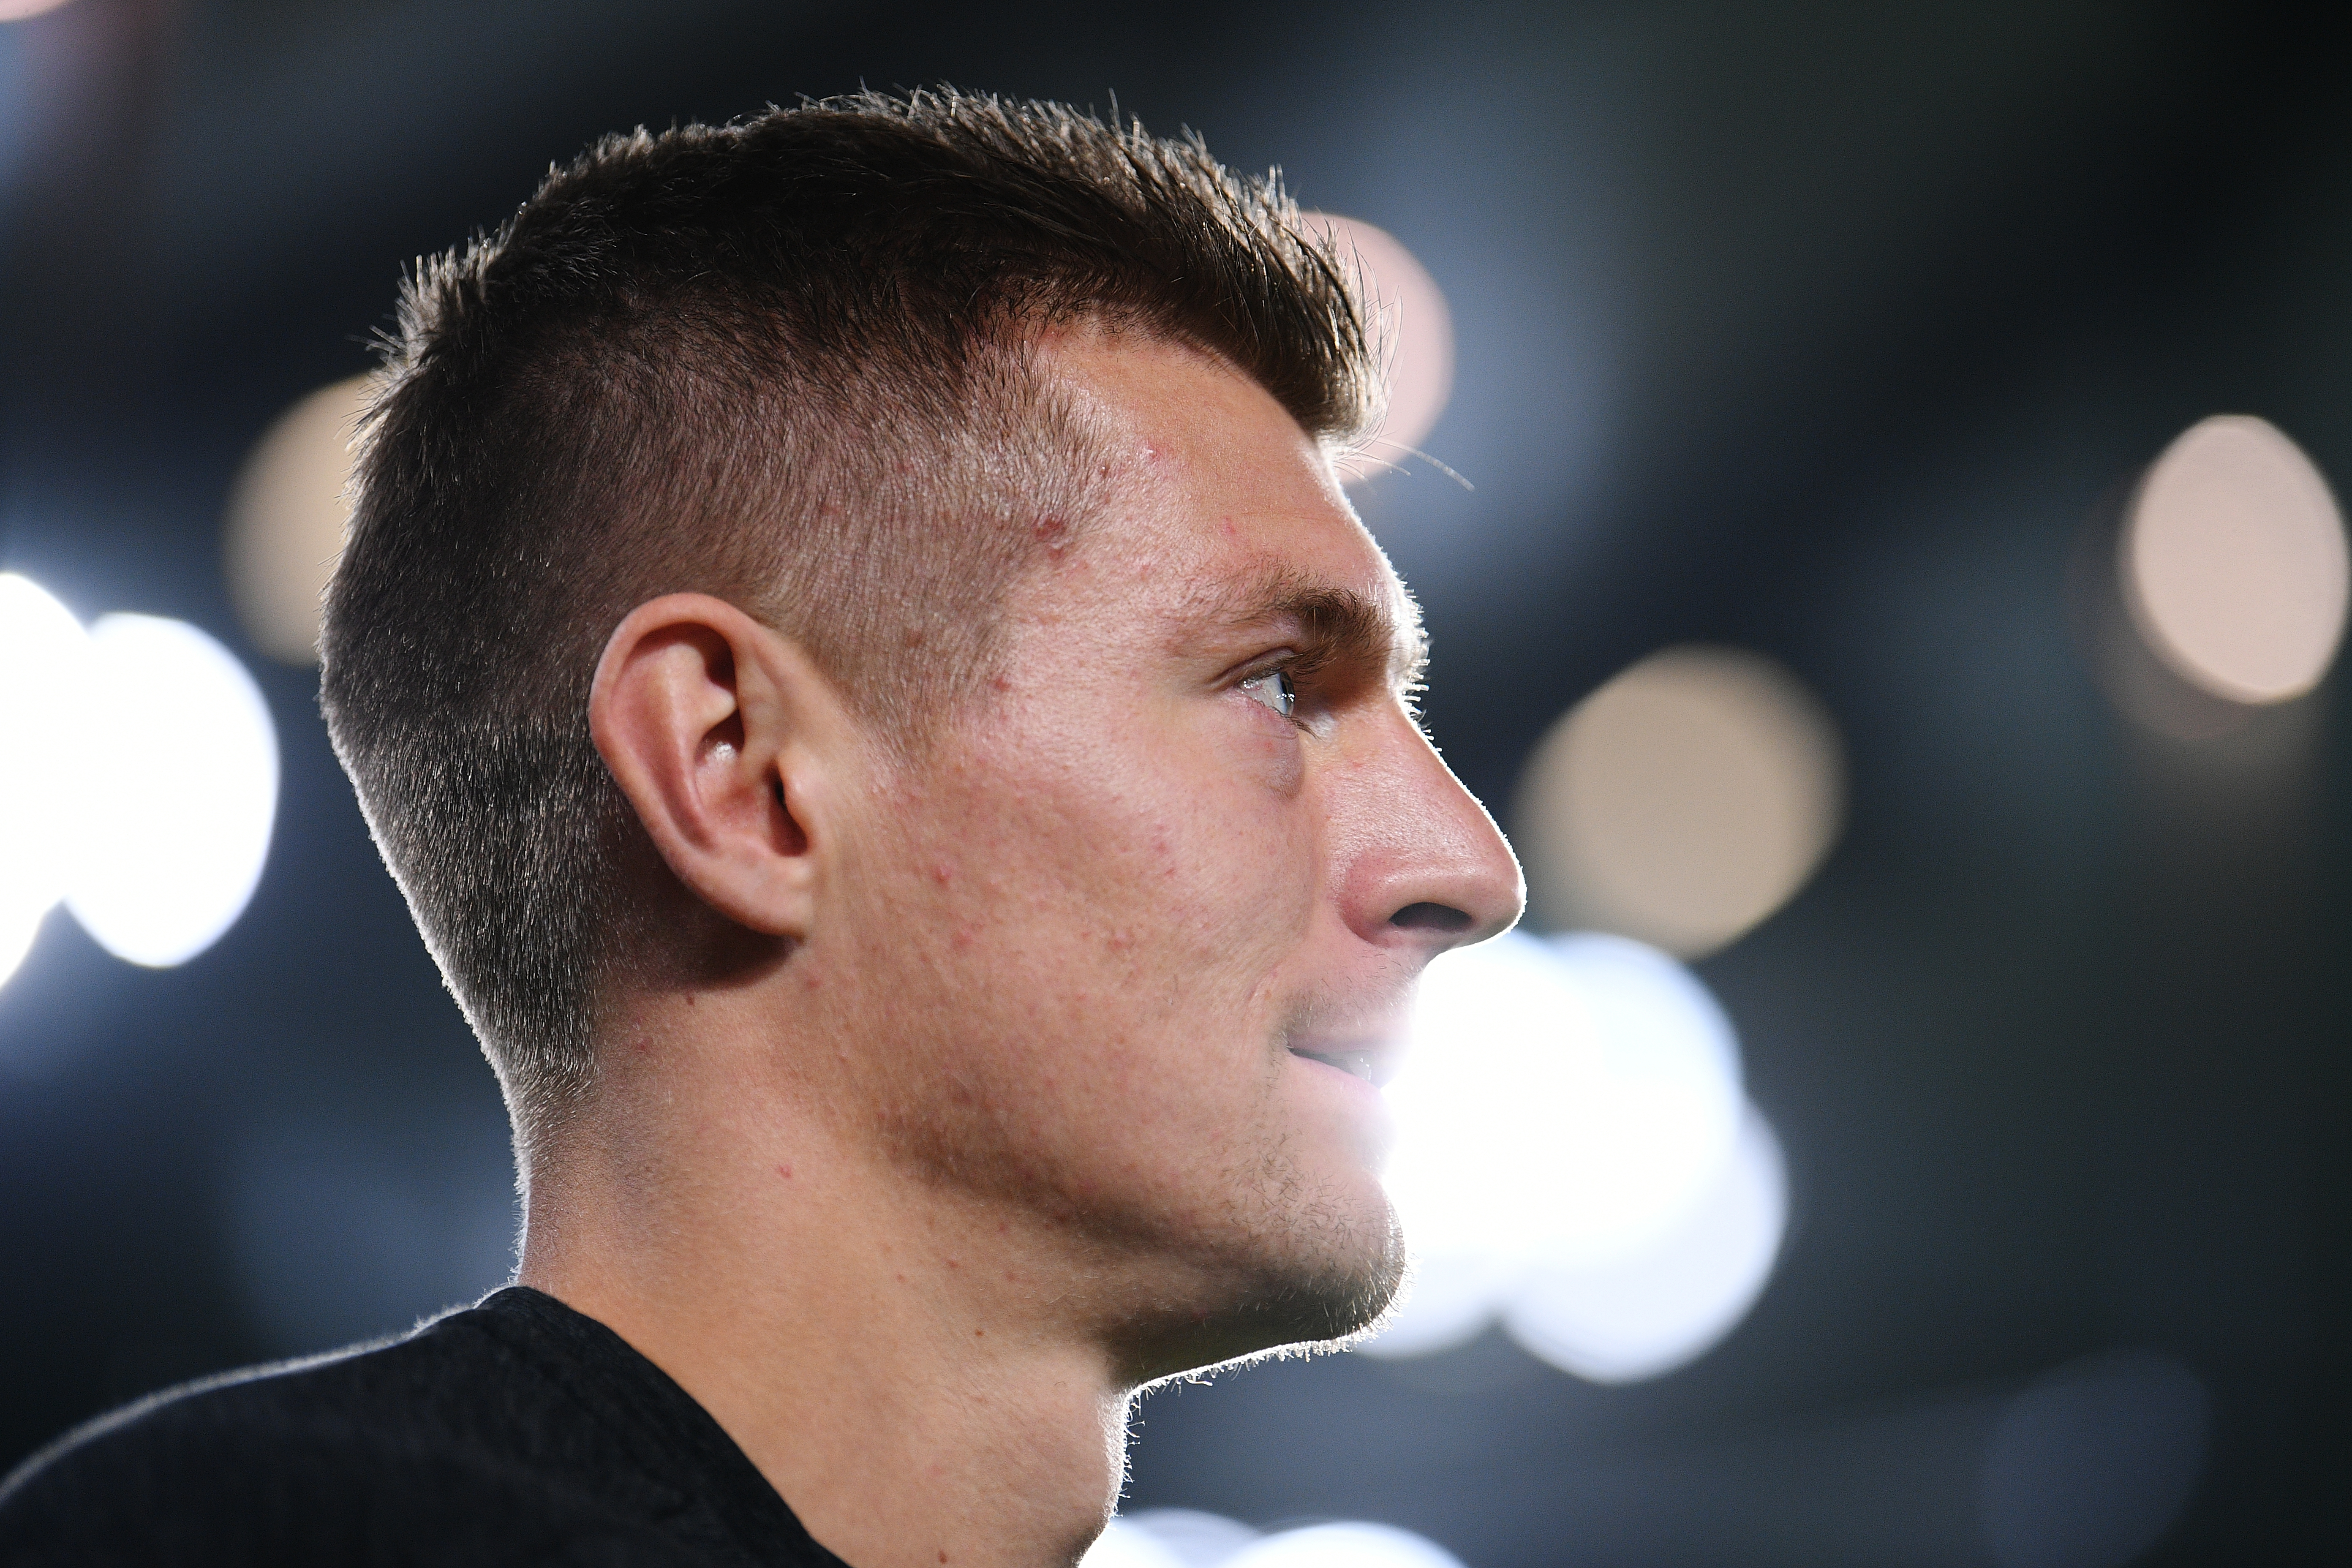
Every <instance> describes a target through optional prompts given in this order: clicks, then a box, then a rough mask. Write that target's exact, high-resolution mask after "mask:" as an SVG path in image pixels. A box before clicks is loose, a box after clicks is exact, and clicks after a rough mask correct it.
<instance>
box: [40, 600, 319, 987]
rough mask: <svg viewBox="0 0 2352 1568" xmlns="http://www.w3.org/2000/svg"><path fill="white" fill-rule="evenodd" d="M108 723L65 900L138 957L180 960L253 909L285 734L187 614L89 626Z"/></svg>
mask: <svg viewBox="0 0 2352 1568" xmlns="http://www.w3.org/2000/svg"><path fill="white" fill-rule="evenodd" d="M90 648H91V654H92V656H93V671H92V673H93V678H94V679H95V680H96V681H97V682H98V685H99V688H100V690H101V691H102V692H103V693H104V703H105V706H104V709H103V713H104V722H103V723H102V724H100V726H99V727H98V730H97V732H96V733H95V734H94V735H93V736H92V737H91V744H92V748H93V761H94V763H96V765H95V766H94V767H93V768H92V770H91V773H90V776H89V790H90V793H91V805H92V812H93V826H94V829H95V830H94V831H92V832H90V833H89V835H88V837H87V838H86V840H85V842H84V843H83V844H82V846H81V848H80V851H79V855H78V856H77V858H76V861H77V863H76V865H75V868H74V872H73V879H72V885H71V887H70V888H69V889H68V892H67V895H66V907H67V908H68V909H70V910H72V911H73V913H74V918H75V919H76V920H79V921H81V923H82V925H83V927H84V928H85V929H86V930H88V931H89V934H90V935H91V936H93V937H95V938H96V939H97V940H98V942H99V943H100V945H101V946H103V947H104V948H105V949H106V950H107V951H108V952H111V953H113V954H114V955H115V956H116V957H118V958H122V959H127V960H129V961H130V962H131V963H143V964H151V965H163V964H173V963H185V962H186V961H187V960H188V959H190V958H193V957H194V956H195V955H196V954H197V953H199V952H203V951H204V950H205V948H207V947H210V946H211V945H212V944H213V942H215V941H216V940H218V939H219V937H220V935H221V933H222V932H223V931H226V930H227V929H228V928H229V926H230V925H231V924H232V923H234V922H235V921H236V917H237V916H238V915H239V914H240V913H242V912H243V911H244V910H245V906H246V901H247V900H249V899H250V898H252V896H253V889H254V886H255V884H256V883H257V882H258V881H259V880H260V879H261V868H262V864H263V862H264V861H265V860H266V859H267V858H268V853H269V832H270V825H271V824H272V822H273V821H274V820H275V819H276V816H277V812H278V734H277V731H276V729H275V727H274V726H273V725H272V724H271V723H270V720H269V706H268V703H267V702H266V701H265V700H263V698H262V695H261V690H260V689H259V688H258V687H257V686H255V685H254V683H253V677H252V676H250V675H248V674H247V673H246V670H245V667H244V666H243V665H241V664H239V663H238V662H237V661H236V656H235V655H234V654H232V653H230V652H229V651H228V649H226V648H225V647H222V646H221V645H220V644H219V643H217V642H215V641H214V640H213V639H212V638H211V637H207V636H205V634H204V633H203V632H201V631H199V630H197V629H196V628H195V627H194V626H189V625H188V624H187V623H186V622H184V621H174V620H166V619H164V618H163V617H162V616H123V615H116V616H100V618H99V620H98V622H97V624H96V625H94V626H91V628H90Z"/></svg>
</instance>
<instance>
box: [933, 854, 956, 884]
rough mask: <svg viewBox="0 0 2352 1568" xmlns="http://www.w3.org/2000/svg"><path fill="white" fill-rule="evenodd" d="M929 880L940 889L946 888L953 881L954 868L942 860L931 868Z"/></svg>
mask: <svg viewBox="0 0 2352 1568" xmlns="http://www.w3.org/2000/svg"><path fill="white" fill-rule="evenodd" d="M931 880H932V881H934V882H937V883H938V884H939V885H940V887H942V888H944V887H946V886H947V885H948V884H949V883H950V882H952V881H954V880H955V868H954V867H952V866H950V865H949V864H948V863H947V862H946V861H944V860H941V861H940V862H938V863H937V864H935V865H933V866H932V868H931Z"/></svg>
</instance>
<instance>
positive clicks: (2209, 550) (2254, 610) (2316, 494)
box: [2119, 415, 2347, 704]
mask: <svg viewBox="0 0 2352 1568" xmlns="http://www.w3.org/2000/svg"><path fill="white" fill-rule="evenodd" d="M2121 546H2122V549H2121V556H2122V558H2121V561H2120V563H2119V566H2120V570H2121V575H2122V584H2123V593H2124V602H2125V604H2126V605H2127V606H2128V607H2129V609H2130V612H2131V617H2132V621H2133V624H2134V625H2135V626H2137V629H2138V631H2139V634H2140V636H2141V637H2142V638H2143V639H2145V641H2146V642H2147V647H2148V648H2149V650H2150V651H2151V652H2153V653H2154V654H2155V655H2156V656H2157V658H2159V659H2161V660H2163V661H2164V663H2165V665H2166V666H2167V667H2168V668H2170V669H2171V670H2172V672H2173V673H2174V674H2176V675H2178V676H2179V677H2180V678H2181V679H2184V680H2187V681H2188V682H2189V683H2190V684H2191V685H2192V686H2194V687H2196V688H2197V689H2200V690H2201V691H2204V692H2207V693H2210V695H2212V696H2215V697H2220V698H2223V699H2226V700H2230V701H2232V702H2241V703H2249V704H2254V703H2269V702H2279V701H2284V700H2287V699H2289V698H2292V697H2298V696H2300V695H2302V694H2303V693H2304V692H2305V691H2308V690H2310V689H2312V688H2313V687H2314V686H2315V685H2317V684H2318V683H2319V679H2320V678H2321V677H2322V676H2324V675H2326V673H2327V667H2328V665H2329V663H2330V662H2331V661H2333V659H2334V658H2335V657H2336V646H2337V644H2338V643H2339V642H2340V641H2341V640H2342V638H2343V635H2344V615H2345V605H2346V597H2347V560H2346V547H2345V538H2344V520H2343V518H2342V516H2341V514H2340V513H2339V512H2338V511H2337V510H2336V499H2335V497H2334V496H2333V495H2331V494H2330V493H2329V492H2328V489H2327V481H2326V479H2323V478H2321V477H2320V473H2319V470H2318V469H2317V468H2315V467H2314V466H2313V464H2312V462H2311V459H2310V458H2307V457H2305V456H2304V453H2303V450H2302V448H2301V447H2297V446H2296V445H2295V444H2294V442H2293V441H2291V440H2289V439H2288V438H2287V437H2285V436H2284V434H2282V433H2281V432H2280V431H2279V429H2278V428H2277V427H2276V426H2273V425H2271V424H2270V423H2269V422H2268V421H2266V420H2263V419H2257V418H2253V417H2252V416H2245V415H2216V416H2213V417H2211V418H2210V419H2205V420H2200V422H2199V423H2197V424H2196V425H2193V426H2190V427H2189V429H2188V430H2187V431H2185V432H2183V433H2182V434H2181V436H2180V437H2179V438H2178V439H2177V440H2175V441H2174V442H2173V443H2172V445H2171V446H2169V447H2167V448H2165V451H2164V454H2163V455H2162V456H2161V457H2159V458H2157V460H2156V462H2155V464H2154V465H2153V466H2152V467H2151V468H2149V469H2148V472H2147V478H2146V479H2144V480H2142V481H2141V484H2140V488H2139V492H2138V494H2137V496H2136V497H2135V498H2134V500H2133V503H2132V507H2131V512H2130V516H2129V518H2128V520H2127V521H2126V526H2125V529H2124V533H2123V537H2122V541H2121Z"/></svg>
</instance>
